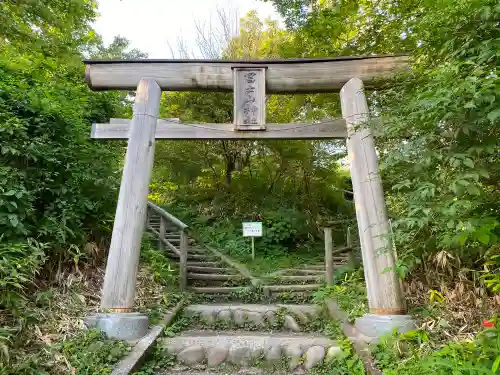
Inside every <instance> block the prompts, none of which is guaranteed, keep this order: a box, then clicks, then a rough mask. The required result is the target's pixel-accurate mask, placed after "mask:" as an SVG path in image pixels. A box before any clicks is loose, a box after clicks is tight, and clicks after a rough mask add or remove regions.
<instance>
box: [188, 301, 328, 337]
mask: <svg viewBox="0 0 500 375" xmlns="http://www.w3.org/2000/svg"><path fill="white" fill-rule="evenodd" d="M319 314H320V310H319V309H318V308H317V307H316V306H314V305H289V304H273V305H258V304H241V303H238V302H235V303H232V304H227V303H221V304H203V305H190V306H188V307H186V308H185V309H184V315H186V316H188V317H196V319H195V321H196V322H203V323H205V324H208V325H209V326H212V325H215V324H216V322H222V323H225V324H226V326H227V327H231V328H235V329H236V328H244V327H247V328H248V326H249V325H250V326H253V327H254V329H258V330H261V329H263V328H265V329H269V330H271V331H275V330H277V329H281V330H283V329H285V330H288V331H293V332H300V331H302V329H301V325H302V324H303V325H307V324H309V323H310V322H311V321H313V320H314V319H316V318H317V317H318V315H319ZM299 323H300V324H299Z"/></svg>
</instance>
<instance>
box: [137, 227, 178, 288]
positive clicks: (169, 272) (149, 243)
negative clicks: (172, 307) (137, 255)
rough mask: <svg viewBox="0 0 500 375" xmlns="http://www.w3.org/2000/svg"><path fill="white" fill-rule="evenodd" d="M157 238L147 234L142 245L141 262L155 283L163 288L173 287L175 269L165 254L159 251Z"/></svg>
mask: <svg viewBox="0 0 500 375" xmlns="http://www.w3.org/2000/svg"><path fill="white" fill-rule="evenodd" d="M154 238H155V237H154V236H153V235H150V234H145V235H144V236H143V239H142V243H141V262H143V264H144V265H145V266H146V267H147V269H148V271H149V273H151V274H152V275H153V278H154V281H155V282H156V283H158V284H160V285H163V286H172V284H173V283H174V280H175V275H174V269H173V268H172V265H171V263H170V259H168V258H167V257H166V256H165V254H163V253H162V252H160V251H158V249H157V248H156V246H157V243H156V241H155V239H154Z"/></svg>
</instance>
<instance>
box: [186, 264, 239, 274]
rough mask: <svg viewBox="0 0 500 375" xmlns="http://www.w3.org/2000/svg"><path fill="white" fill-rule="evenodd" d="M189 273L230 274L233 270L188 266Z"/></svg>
mask: <svg viewBox="0 0 500 375" xmlns="http://www.w3.org/2000/svg"><path fill="white" fill-rule="evenodd" d="M187 270H188V272H189V271H191V272H199V273H228V272H231V271H232V270H231V269H230V268H223V267H208V266H207V267H205V266H193V265H189V264H188V266H187Z"/></svg>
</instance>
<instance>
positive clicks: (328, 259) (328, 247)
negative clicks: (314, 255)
mask: <svg viewBox="0 0 500 375" xmlns="http://www.w3.org/2000/svg"><path fill="white" fill-rule="evenodd" d="M323 231H324V233H325V276H326V284H327V285H333V254H332V250H333V240H332V228H323Z"/></svg>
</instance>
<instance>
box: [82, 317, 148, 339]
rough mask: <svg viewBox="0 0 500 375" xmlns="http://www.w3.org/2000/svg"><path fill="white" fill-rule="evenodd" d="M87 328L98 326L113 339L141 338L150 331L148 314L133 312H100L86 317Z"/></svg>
mask: <svg viewBox="0 0 500 375" xmlns="http://www.w3.org/2000/svg"><path fill="white" fill-rule="evenodd" d="M84 322H85V326H86V327H87V328H97V329H99V330H100V331H101V332H104V333H105V334H106V336H107V337H108V338H110V339H112V340H139V339H140V338H142V337H143V336H145V335H146V333H147V332H148V326H149V321H148V317H147V316H146V315H143V314H141V313H138V312H131V313H109V314H105V313H100V314H95V315H91V316H88V317H86V318H85V319H84Z"/></svg>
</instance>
